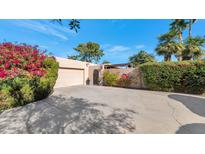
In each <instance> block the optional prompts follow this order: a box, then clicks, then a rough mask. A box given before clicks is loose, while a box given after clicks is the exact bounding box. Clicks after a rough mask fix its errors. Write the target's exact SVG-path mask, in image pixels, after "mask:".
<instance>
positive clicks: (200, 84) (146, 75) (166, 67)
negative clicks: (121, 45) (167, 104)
mask: <svg viewBox="0 0 205 154" xmlns="http://www.w3.org/2000/svg"><path fill="white" fill-rule="evenodd" d="M140 71H141V72H142V75H143V80H144V83H145V86H146V87H147V88H148V89H151V90H160V91H171V92H182V93H192V94H204V93H205V61H182V62H160V63H146V64H143V65H141V66H140Z"/></svg>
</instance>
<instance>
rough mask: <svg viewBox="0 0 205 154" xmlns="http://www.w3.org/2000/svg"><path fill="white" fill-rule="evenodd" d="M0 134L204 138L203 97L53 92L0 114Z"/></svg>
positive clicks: (77, 89) (89, 89) (103, 90)
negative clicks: (200, 135) (190, 135)
mask: <svg viewBox="0 0 205 154" xmlns="http://www.w3.org/2000/svg"><path fill="white" fill-rule="evenodd" d="M0 133H54V134H57V133H205V98H204V97H199V96H192V95H185V94H176V93H163V92H154V91H145V90H132V89H123V88H111V87H97V86H96V87H95V86H73V87H66V88H59V89H56V90H55V92H54V94H53V95H51V96H50V97H49V98H47V99H45V100H42V101H38V102H35V103H31V104H28V105H26V106H23V107H18V108H14V109H11V110H7V111H4V112H3V113H1V114H0Z"/></svg>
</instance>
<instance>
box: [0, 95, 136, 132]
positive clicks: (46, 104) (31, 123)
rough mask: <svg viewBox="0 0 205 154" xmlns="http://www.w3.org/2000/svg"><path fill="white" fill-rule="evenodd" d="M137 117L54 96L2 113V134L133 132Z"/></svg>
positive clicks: (108, 108)
mask: <svg viewBox="0 0 205 154" xmlns="http://www.w3.org/2000/svg"><path fill="white" fill-rule="evenodd" d="M103 111H106V112H103ZM135 114H136V113H135V112H134V111H132V110H122V109H116V108H112V107H110V106H108V105H105V104H100V103H92V102H89V101H87V100H85V99H82V98H73V97H70V98H65V97H63V96H50V97H49V98H47V99H45V100H42V101H38V102H36V103H31V104H28V105H26V106H24V107H20V108H15V109H12V110H8V111H5V112H3V113H2V114H0V123H1V125H0V133H54V134H59V133H108V134H111V133H117V134H118V133H129V132H130V133H131V132H133V131H134V130H135V125H134V122H133V120H134V115H135Z"/></svg>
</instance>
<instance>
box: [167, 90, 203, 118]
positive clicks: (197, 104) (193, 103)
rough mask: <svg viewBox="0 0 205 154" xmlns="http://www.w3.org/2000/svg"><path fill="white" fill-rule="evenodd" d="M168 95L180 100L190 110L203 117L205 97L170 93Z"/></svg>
mask: <svg viewBox="0 0 205 154" xmlns="http://www.w3.org/2000/svg"><path fill="white" fill-rule="evenodd" d="M168 97H169V98H171V99H174V100H177V101H179V102H181V103H182V104H184V105H185V106H186V107H187V108H188V109H189V110H191V111H192V112H194V113H196V114H198V115H200V116H203V117H205V98H200V97H193V96H186V95H179V94H170V95H168Z"/></svg>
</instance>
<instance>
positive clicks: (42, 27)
mask: <svg viewBox="0 0 205 154" xmlns="http://www.w3.org/2000/svg"><path fill="white" fill-rule="evenodd" d="M12 23H13V24H14V25H16V26H20V27H24V28H27V29H31V30H34V31H37V32H40V33H43V34H46V35H52V36H55V37H58V38H60V39H63V40H68V38H67V36H66V35H65V34H63V33H65V32H67V33H72V32H71V31H70V30H69V29H67V28H65V27H63V26H57V25H54V24H52V23H48V22H43V21H42V22H40V21H37V20H13V21H12Z"/></svg>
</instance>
